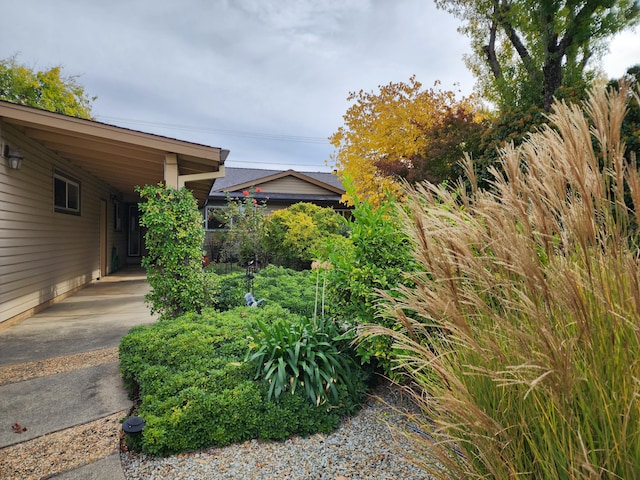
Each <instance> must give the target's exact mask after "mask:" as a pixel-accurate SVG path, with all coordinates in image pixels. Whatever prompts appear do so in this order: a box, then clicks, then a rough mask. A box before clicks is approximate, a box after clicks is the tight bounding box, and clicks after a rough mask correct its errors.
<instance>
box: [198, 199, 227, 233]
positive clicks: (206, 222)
mask: <svg viewBox="0 0 640 480" xmlns="http://www.w3.org/2000/svg"><path fill="white" fill-rule="evenodd" d="M228 208H229V206H228V205H206V206H205V207H204V229H205V231H207V232H228V231H229V227H228V226H226V225H225V224H224V223H223V222H218V223H220V225H222V226H221V227H220V228H209V209H211V210H225V209H228ZM231 223H233V219H232V220H231Z"/></svg>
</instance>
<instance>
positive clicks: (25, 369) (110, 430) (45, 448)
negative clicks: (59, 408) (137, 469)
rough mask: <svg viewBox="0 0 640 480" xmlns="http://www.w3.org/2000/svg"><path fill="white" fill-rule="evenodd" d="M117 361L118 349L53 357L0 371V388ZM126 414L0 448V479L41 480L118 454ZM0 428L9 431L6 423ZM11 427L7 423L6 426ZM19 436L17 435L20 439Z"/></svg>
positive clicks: (7, 367) (107, 417)
mask: <svg viewBox="0 0 640 480" xmlns="http://www.w3.org/2000/svg"><path fill="white" fill-rule="evenodd" d="M116 361H118V349H117V347H116V348H105V349H101V350H94V351H91V352H85V353H79V354H74V355H66V356H62V357H54V358H49V359H46V360H40V361H37V362H29V363H21V364H16V365H9V366H4V367H0V386H2V385H8V384H11V383H16V382H22V381H25V380H30V379H34V378H39V377H44V376H48V375H56V374H59V373H64V372H69V371H72V370H76V369H78V368H86V367H91V366H96V365H102V364H106V363H112V362H116ZM127 414H128V411H121V412H117V413H114V414H112V415H109V416H105V417H103V418H100V419H98V420H95V421H93V422H89V423H85V424H82V425H78V426H75V427H72V428H67V429H64V430H60V431H57V432H53V433H50V434H47V435H43V436H41V437H38V438H34V439H32V440H28V441H25V442H22V443H18V444H16V445H11V446H8V447H5V448H0V479H2V480H41V479H47V478H51V476H53V475H56V474H59V473H61V472H66V471H68V470H72V469H74V468H76V467H79V466H82V465H86V464H88V463H91V462H94V461H96V460H100V459H102V458H104V457H106V456H107V455H110V454H114V453H116V452H117V451H118V445H119V443H120V436H121V433H120V432H121V426H120V422H121V421H122V419H123V418H125V417H126V415H127ZM1 420H3V421H5V422H4V423H2V425H1V428H11V425H9V424H7V423H6V420H7V419H1ZM9 423H10V422H9ZM19 435H20V433H16V438H17V439H19Z"/></svg>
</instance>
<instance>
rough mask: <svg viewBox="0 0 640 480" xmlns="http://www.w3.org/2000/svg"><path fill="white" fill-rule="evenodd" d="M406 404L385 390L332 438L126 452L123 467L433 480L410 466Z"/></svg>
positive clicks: (165, 474) (191, 473) (201, 475)
mask: <svg viewBox="0 0 640 480" xmlns="http://www.w3.org/2000/svg"><path fill="white" fill-rule="evenodd" d="M401 403H402V402H401V398H399V395H398V392H397V391H395V390H393V389H392V388H390V387H389V386H388V385H385V386H383V387H379V388H378V389H376V391H375V392H374V395H373V396H371V397H370V399H369V400H368V402H367V404H366V405H365V406H364V408H363V409H362V410H361V411H360V412H359V413H358V415H356V416H354V417H353V418H350V419H348V420H346V421H345V422H344V423H343V424H342V425H341V426H340V428H338V430H336V431H335V432H333V433H331V434H328V435H322V434H317V435H312V436H310V437H307V438H301V437H293V438H291V439H289V440H287V441H285V442H262V441H257V440H251V441H248V442H245V443H242V444H236V445H230V446H227V447H223V448H210V449H207V450H202V451H198V452H193V453H185V454H181V455H174V456H171V457H166V458H160V457H152V456H148V455H143V454H138V453H131V452H121V461H122V466H123V470H124V474H125V477H126V478H127V479H128V480H137V479H148V480H161V479H162V480H196V479H198V480H200V479H211V480H223V479H243V480H254V479H255V480H257V479H260V480H276V479H278V480H279V479H289V480H294V479H296V480H297V479H309V480H311V479H331V480H347V479H348V480H357V479H371V480H373V479H375V480H425V479H428V478H429V477H428V476H427V474H426V473H424V471H422V470H419V469H418V468H416V467H414V466H413V465H412V464H411V463H410V461H409V459H408V457H407V455H410V453H411V447H410V444H408V443H407V442H406V441H405V440H404V439H403V436H402V435H401V434H399V433H398V431H397V429H398V428H402V427H404V426H406V421H405V419H404V417H403V416H402V415H400V414H399V413H397V412H396V411H395V408H394V407H393V405H398V404H401Z"/></svg>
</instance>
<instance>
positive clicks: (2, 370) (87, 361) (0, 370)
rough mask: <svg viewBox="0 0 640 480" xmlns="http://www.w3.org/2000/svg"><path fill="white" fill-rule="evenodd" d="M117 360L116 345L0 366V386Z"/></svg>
mask: <svg viewBox="0 0 640 480" xmlns="http://www.w3.org/2000/svg"><path fill="white" fill-rule="evenodd" d="M117 361H118V347H113V348H103V349H101V350H93V351H91V352H85V353H76V354H74V355H65V356H63V357H54V358H48V359H46V360H38V361H36V362H29V363H20V364H17V365H7V366H4V367H0V386H2V385H6V384H9V383H15V382H22V381H24V380H31V379H32V378H38V377H44V376H46V375H55V374H56V373H64V372H70V371H72V370H77V369H79V368H86V367H95V366H96V365H102V364H104V363H111V362H117Z"/></svg>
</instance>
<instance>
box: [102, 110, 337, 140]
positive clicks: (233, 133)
mask: <svg viewBox="0 0 640 480" xmlns="http://www.w3.org/2000/svg"><path fill="white" fill-rule="evenodd" d="M98 118H99V119H102V120H108V121H112V122H113V121H115V122H118V123H126V124H131V125H144V126H148V127H163V128H170V129H173V130H181V131H188V132H203V133H214V134H220V135H228V136H230V137H240V138H254V139H258V140H271V141H277V142H297V143H311V144H329V140H328V139H327V138H322V137H305V136H300V135H282V134H276V133H260V132H244V131H240V130H226V129H221V128H205V127H197V126H191V125H180V124H176V123H161V122H151V121H148V120H134V119H129V118H120V117H107V116H102V115H98Z"/></svg>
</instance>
